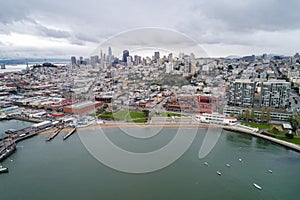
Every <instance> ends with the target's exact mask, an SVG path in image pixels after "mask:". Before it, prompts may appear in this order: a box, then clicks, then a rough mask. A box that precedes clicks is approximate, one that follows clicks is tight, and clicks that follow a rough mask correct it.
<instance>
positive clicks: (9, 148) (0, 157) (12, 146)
mask: <svg viewBox="0 0 300 200" xmlns="http://www.w3.org/2000/svg"><path fill="white" fill-rule="evenodd" d="M16 149H17V147H16V143H12V144H10V145H8V146H7V147H5V148H4V149H2V150H1V152H0V162H2V161H3V160H5V159H6V158H7V157H8V156H10V155H11V154H13V153H14V152H15V151H16Z"/></svg>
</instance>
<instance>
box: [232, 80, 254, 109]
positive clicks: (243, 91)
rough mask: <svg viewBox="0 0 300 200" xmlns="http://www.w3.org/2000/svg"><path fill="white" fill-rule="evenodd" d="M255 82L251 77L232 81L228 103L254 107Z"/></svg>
mask: <svg viewBox="0 0 300 200" xmlns="http://www.w3.org/2000/svg"><path fill="white" fill-rule="evenodd" d="M254 93H255V82H253V81H251V80H249V79H238V80H235V81H233V82H231V83H230V86H229V89H228V103H227V104H228V105H230V106H242V107H253V103H254Z"/></svg>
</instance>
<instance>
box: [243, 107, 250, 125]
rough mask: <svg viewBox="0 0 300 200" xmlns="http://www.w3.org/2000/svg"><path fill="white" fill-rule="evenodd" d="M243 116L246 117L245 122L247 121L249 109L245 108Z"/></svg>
mask: <svg viewBox="0 0 300 200" xmlns="http://www.w3.org/2000/svg"><path fill="white" fill-rule="evenodd" d="M244 118H245V119H246V121H247V122H248V121H249V110H248V109H246V110H245V111H244Z"/></svg>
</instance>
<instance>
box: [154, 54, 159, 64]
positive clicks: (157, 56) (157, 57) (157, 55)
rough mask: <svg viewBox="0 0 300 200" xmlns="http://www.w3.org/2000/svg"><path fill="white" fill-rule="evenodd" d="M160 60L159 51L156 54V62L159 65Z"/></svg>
mask: <svg viewBox="0 0 300 200" xmlns="http://www.w3.org/2000/svg"><path fill="white" fill-rule="evenodd" d="M159 59H160V56H159V51H156V52H154V61H155V62H156V63H157V62H158V60H159Z"/></svg>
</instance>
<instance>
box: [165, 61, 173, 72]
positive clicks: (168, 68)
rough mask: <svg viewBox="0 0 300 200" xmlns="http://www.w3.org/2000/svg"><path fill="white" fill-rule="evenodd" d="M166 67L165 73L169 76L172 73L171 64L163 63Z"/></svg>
mask: <svg viewBox="0 0 300 200" xmlns="http://www.w3.org/2000/svg"><path fill="white" fill-rule="evenodd" d="M165 66H166V73H167V74H169V73H171V72H172V71H173V63H171V62H166V63H165Z"/></svg>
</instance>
